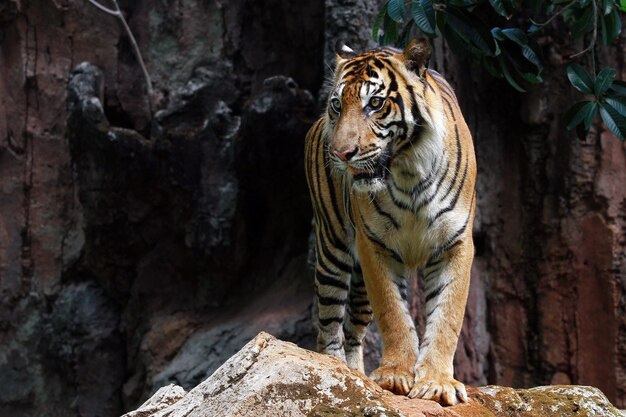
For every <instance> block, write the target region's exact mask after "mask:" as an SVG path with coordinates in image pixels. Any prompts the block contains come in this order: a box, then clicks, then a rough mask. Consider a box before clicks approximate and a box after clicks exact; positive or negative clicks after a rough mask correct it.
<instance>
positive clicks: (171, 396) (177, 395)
mask: <svg viewBox="0 0 626 417" xmlns="http://www.w3.org/2000/svg"><path fill="white" fill-rule="evenodd" d="M185 394H187V392H186V391H185V390H184V389H182V388H181V387H179V386H178V385H174V384H170V385H167V386H165V387H161V388H160V389H159V390H158V391H157V392H156V393H155V394H154V395H153V396H152V397H150V398H149V399H148V401H146V402H145V403H143V404H141V407H139V408H138V409H136V410H135V411H131V412H130V413H126V414H124V415H123V416H122V417H148V416H151V415H153V414H155V413H156V412H158V411H160V410H162V409H164V408H167V407H169V406H170V405H172V404H174V403H175V402H176V401H178V400H180V399H181V398H183V397H184V396H185Z"/></svg>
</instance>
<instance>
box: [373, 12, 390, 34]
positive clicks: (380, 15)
mask: <svg viewBox="0 0 626 417" xmlns="http://www.w3.org/2000/svg"><path fill="white" fill-rule="evenodd" d="M387 6H388V4H385V6H384V7H383V8H382V9H380V12H378V15H377V16H376V21H375V22H374V27H373V28H372V39H373V40H374V42H380V39H379V38H378V32H379V30H380V25H381V24H382V23H383V18H384V17H385V15H386V14H387Z"/></svg>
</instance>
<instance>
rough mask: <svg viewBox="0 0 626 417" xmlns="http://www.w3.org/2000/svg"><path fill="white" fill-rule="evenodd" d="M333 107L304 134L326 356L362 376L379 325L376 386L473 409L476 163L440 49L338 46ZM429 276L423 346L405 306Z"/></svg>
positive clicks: (421, 44)
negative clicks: (367, 345)
mask: <svg viewBox="0 0 626 417" xmlns="http://www.w3.org/2000/svg"><path fill="white" fill-rule="evenodd" d="M335 55H336V63H335V69H334V74H333V75H332V76H331V79H330V88H329V95H328V100H327V105H326V109H325V111H324V112H323V114H322V115H321V117H320V118H319V119H318V120H317V121H316V122H315V123H314V124H313V126H312V127H311V128H310V130H309V131H308V133H307V135H306V141H305V143H306V144H305V171H306V179H307V184H308V188H309V192H310V197H311V201H312V205H313V213H314V224H315V254H316V256H315V259H316V260H315V284H314V286H315V293H316V297H317V307H318V309H317V310H318V313H317V322H318V325H319V326H318V335H317V349H318V351H319V352H322V353H326V354H329V355H333V356H335V357H338V358H340V359H342V360H344V361H345V362H346V363H347V365H348V366H349V367H350V368H353V369H356V370H358V371H361V372H364V364H363V339H364V337H365V335H366V332H367V327H368V325H369V324H370V322H371V321H372V319H375V320H376V323H377V325H378V327H379V330H380V333H381V337H382V342H383V352H382V358H381V362H380V367H379V368H377V369H376V370H374V371H373V372H372V373H371V374H370V377H371V378H372V379H373V380H374V381H375V382H376V383H377V384H378V385H380V387H382V388H383V389H387V390H389V391H392V392H394V393H395V394H400V395H407V396H408V397H410V398H422V399H429V400H434V401H437V402H439V403H440V404H442V405H454V404H458V403H461V402H466V401H468V396H467V391H466V388H465V385H464V384H462V383H461V382H459V381H457V380H456V379H454V376H453V374H454V370H453V358H454V353H455V350H456V345H457V342H458V337H459V333H460V331H461V326H462V322H463V316H464V311H465V305H466V302H467V296H468V291H469V282H470V269H471V265H472V261H473V257H474V243H473V239H472V224H473V221H474V211H475V206H476V201H475V199H476V193H475V179H476V159H475V155H474V147H473V143H472V136H471V134H470V131H469V128H468V126H467V124H466V122H465V120H464V118H463V115H462V114H461V110H460V107H459V104H458V101H457V98H456V95H455V93H454V91H453V89H452V88H451V86H450V85H449V84H448V82H447V81H446V80H445V79H444V78H443V77H442V76H441V75H440V74H439V73H438V72H436V71H434V70H432V69H428V62H429V60H430V56H431V48H430V46H429V44H428V42H427V41H426V40H413V41H411V42H410V43H409V44H408V46H407V47H406V48H405V49H403V50H400V49H395V48H392V47H379V48H376V49H372V50H369V51H366V52H364V53H361V54H357V53H356V52H354V50H352V49H351V48H349V47H347V46H346V45H344V44H343V43H339V44H338V45H337V46H336V48H335ZM419 270H421V271H422V274H421V276H422V277H423V283H424V286H423V288H424V296H425V313H426V326H425V331H424V336H423V340H422V341H421V344H420V342H419V340H418V335H417V332H416V328H415V324H414V322H413V320H412V317H411V315H410V312H409V308H408V303H407V295H408V290H407V285H408V280H410V279H411V278H414V277H416V276H418V271H419Z"/></svg>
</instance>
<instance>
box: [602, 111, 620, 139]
mask: <svg viewBox="0 0 626 417" xmlns="http://www.w3.org/2000/svg"><path fill="white" fill-rule="evenodd" d="M600 116H602V120H603V121H604V124H605V125H606V127H608V128H609V130H610V131H611V132H612V133H613V134H614V135H615V136H617V137H618V138H619V139H620V140H622V141H623V140H624V137H626V117H624V116H622V115H620V114H619V113H618V112H617V110H615V109H614V108H613V107H611V106H610V105H608V104H607V103H600Z"/></svg>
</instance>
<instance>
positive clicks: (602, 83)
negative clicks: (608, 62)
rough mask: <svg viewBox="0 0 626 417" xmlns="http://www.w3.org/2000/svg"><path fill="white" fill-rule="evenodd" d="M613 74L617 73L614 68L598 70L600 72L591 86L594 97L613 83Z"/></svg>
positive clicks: (598, 95)
mask: <svg viewBox="0 0 626 417" xmlns="http://www.w3.org/2000/svg"><path fill="white" fill-rule="evenodd" d="M615 75H617V71H616V70H615V68H611V67H607V68H604V69H602V71H600V73H599V74H598V76H597V77H596V82H595V83H594V87H593V90H594V94H595V95H596V97H600V96H601V95H602V94H604V93H605V92H606V90H608V89H609V87H610V86H611V84H613V80H614V79H615Z"/></svg>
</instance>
